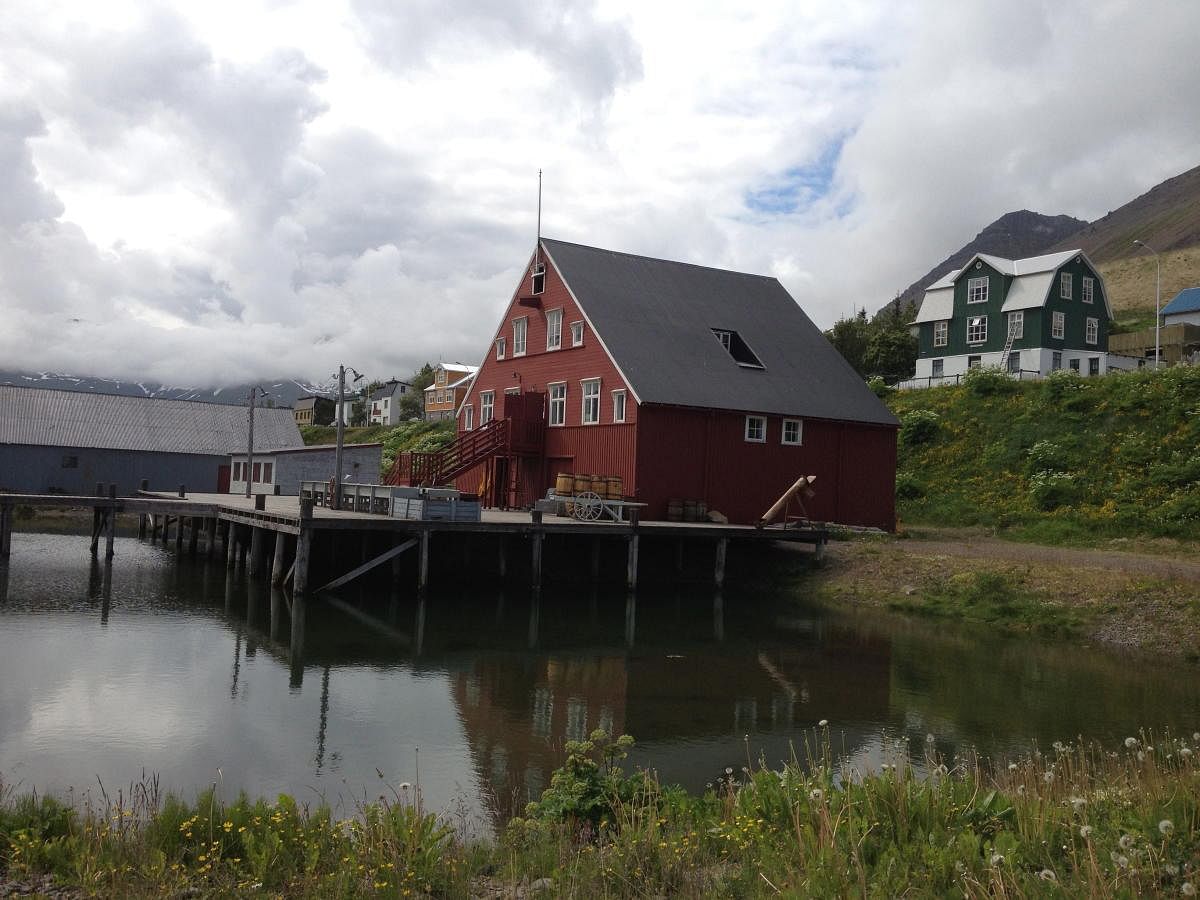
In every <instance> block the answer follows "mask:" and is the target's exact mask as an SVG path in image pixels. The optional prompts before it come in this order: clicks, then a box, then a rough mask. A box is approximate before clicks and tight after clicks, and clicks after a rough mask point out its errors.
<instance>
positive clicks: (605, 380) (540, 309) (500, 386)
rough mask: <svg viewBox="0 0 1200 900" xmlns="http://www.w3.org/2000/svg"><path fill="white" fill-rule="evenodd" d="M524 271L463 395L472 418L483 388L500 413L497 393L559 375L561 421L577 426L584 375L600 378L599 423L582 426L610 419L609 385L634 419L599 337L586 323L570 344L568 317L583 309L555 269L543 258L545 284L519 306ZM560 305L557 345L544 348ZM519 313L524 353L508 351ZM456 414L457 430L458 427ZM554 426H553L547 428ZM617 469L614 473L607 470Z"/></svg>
mask: <svg viewBox="0 0 1200 900" xmlns="http://www.w3.org/2000/svg"><path fill="white" fill-rule="evenodd" d="M530 290H531V289H530V284H529V271H528V269H526V271H525V274H524V275H523V277H522V279H521V284H520V286H519V288H518V289H517V292H516V296H514V297H513V299H512V302H511V303H510V304H509V306H508V309H506V310H505V312H504V319H503V321H502V323H501V325H500V328H499V330H498V331H497V332H496V335H495V337H494V338H493V339H492V343H491V345H490V346H489V348H488V355H487V359H485V360H484V362H483V365H482V366H481V367H480V369H479V374H478V375H477V376H476V377H475V383H474V384H473V385H472V387H471V392H470V394H469V395H468V396H467V402H468V403H470V404H471V405H472V407H473V412H474V424H475V425H476V427H478V425H479V424H480V422H479V408H480V407H479V395H480V393H481V392H483V391H495V394H496V407H495V414H496V415H497V416H498V415H500V410H501V408H502V407H501V402H502V396H501V395H502V394H503V393H504V391H505V390H507V389H509V388H520V389H521V390H522V391H546V390H547V385H549V384H551V383H554V382H558V381H565V382H566V383H567V402H566V426H567V427H570V426H572V425H579V426H582V423H583V388H582V387H581V386H580V381H581V380H583V379H587V378H599V379H600V424H599V425H589V426H586V427H588V428H599V427H601V426H603V425H608V424H611V423H612V417H613V406H612V391H614V390H624V391H625V421H626V422H627V423H630V424H632V423H633V422H636V421H637V404H636V403H634V400H633V392H632V391H630V390H629V386H628V385H626V384H625V382H624V380H623V379H622V378H621V376H620V375H619V374H618V372H617V368H616V366H614V365H613V363H612V361H611V360H610V359H609V358H608V354H607V353H606V352H605V351H604V348H603V347H601V346H600V341H599V340H598V339H597V338H596V335H594V334H593V333H592V330H591V328H589V327H588V326H587V325H586V324H585V325H584V330H583V346H581V347H572V346H571V323H572V322H578V321H582V320H583V314H582V313H581V312H580V310H579V308H578V307H577V306H576V305H575V302H574V301H573V300H572V299H571V295H570V293H569V292H568V291H567V288H566V286H565V285H564V284H563V281H562V279H561V278H560V277H559V275H558V272H557V271H556V270H555V269H554V267H553V266H551V265H550V264H549V263H548V262H547V263H546V290H545V291H544V292H543V293H541V294H539V295H538V298H537V299H538V300H539V305H538V306H536V307H533V306H521V305H520V304H519V303H518V299H519V298H520V297H522V296H524V297H528V296H530ZM554 309H562V311H563V316H562V349H559V350H550V351H547V350H546V312H547V310H554ZM522 316H524V317H525V318H526V321H527V323H528V324H527V332H526V342H525V345H526V353H525V355H524V356H513V320H514V319H517V318H520V317H522ZM499 337H503V338H504V339H505V343H506V345H507V346H506V347H505V358H504V359H502V360H497V359H496V340H495V338H499ZM462 426H463V422H462V416H459V424H458V427H459V430H460V431H461V430H462ZM550 430H557V429H550ZM612 474H617V473H612Z"/></svg>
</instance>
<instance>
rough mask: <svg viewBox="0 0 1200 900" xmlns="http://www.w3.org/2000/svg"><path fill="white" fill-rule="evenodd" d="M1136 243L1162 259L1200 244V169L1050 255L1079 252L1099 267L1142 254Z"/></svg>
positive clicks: (1170, 180) (1091, 227) (1115, 213)
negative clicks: (1062, 252) (1143, 243)
mask: <svg viewBox="0 0 1200 900" xmlns="http://www.w3.org/2000/svg"><path fill="white" fill-rule="evenodd" d="M1135 240H1142V241H1145V242H1146V243H1147V244H1149V245H1150V246H1151V247H1153V248H1154V249H1155V250H1157V251H1158V252H1159V253H1163V252H1165V251H1167V250H1180V249H1183V248H1185V247H1193V246H1195V245H1197V244H1200V166H1197V167H1196V168H1194V169H1189V170H1188V171H1187V172H1184V173H1183V174H1182V175H1176V176H1175V177H1174V178H1168V179H1167V180H1166V181H1164V182H1163V183H1162V184H1159V185H1156V186H1155V187H1153V188H1151V189H1150V190H1148V191H1146V193H1144V194H1142V195H1141V196H1140V197H1138V198H1136V199H1134V200H1131V201H1129V202H1128V203H1126V204H1125V205H1124V206H1122V207H1120V208H1118V209H1115V210H1113V211H1112V212H1110V213H1109V214H1108V215H1106V216H1104V217H1103V218H1101V219H1097V220H1096V221H1095V222H1090V223H1088V224H1086V225H1084V226H1083V227H1082V228H1080V229H1079V230H1078V231H1076V232H1075V233H1074V234H1070V235H1067V236H1066V237H1064V238H1063V239H1062V240H1061V241H1059V242H1058V243H1056V244H1055V245H1054V246H1053V247H1051V248H1050V249H1051V250H1074V249H1075V248H1076V247H1079V248H1081V249H1082V250H1083V251H1084V252H1085V253H1086V254H1087V255H1088V256H1089V257H1091V259H1092V261H1093V262H1095V263H1096V264H1097V265H1099V264H1101V263H1106V262H1110V261H1112V260H1114V259H1124V258H1126V257H1129V256H1133V255H1134V254H1136V253H1139V252H1144V251H1140V250H1139V249H1138V248H1137V247H1135V246H1134V245H1133V242H1134V241H1135Z"/></svg>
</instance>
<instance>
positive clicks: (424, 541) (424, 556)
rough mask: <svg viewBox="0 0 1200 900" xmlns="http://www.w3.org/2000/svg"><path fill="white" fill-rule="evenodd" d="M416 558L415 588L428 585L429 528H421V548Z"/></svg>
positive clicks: (419, 589)
mask: <svg viewBox="0 0 1200 900" xmlns="http://www.w3.org/2000/svg"><path fill="white" fill-rule="evenodd" d="M419 553H420V555H419V557H418V559H417V590H418V591H424V590H425V588H427V587H429V529H428V528H423V529H421V549H420V551H419Z"/></svg>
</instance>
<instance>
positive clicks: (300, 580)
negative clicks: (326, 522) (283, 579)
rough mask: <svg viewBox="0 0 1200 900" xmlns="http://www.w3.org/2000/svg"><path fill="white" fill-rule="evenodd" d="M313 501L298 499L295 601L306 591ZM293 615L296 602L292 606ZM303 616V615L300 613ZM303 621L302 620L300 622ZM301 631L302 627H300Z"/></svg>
mask: <svg viewBox="0 0 1200 900" xmlns="http://www.w3.org/2000/svg"><path fill="white" fill-rule="evenodd" d="M312 517H313V500H312V498H311V497H301V498H300V534H298V535H297V536H296V561H295V562H294V563H293V564H292V590H293V591H294V592H295V594H296V597H297V600H299V598H300V597H301V596H303V595H304V594H305V593H306V592H307V591H308V557H309V553H310V552H311V550H312V533H313V529H312ZM292 607H293V615H294V612H295V607H296V602H295V601H294V602H293V604H292ZM301 615H303V613H301ZM301 621H303V620H301ZM301 629H303V625H301ZM292 637H293V640H294V639H295V619H293V620H292Z"/></svg>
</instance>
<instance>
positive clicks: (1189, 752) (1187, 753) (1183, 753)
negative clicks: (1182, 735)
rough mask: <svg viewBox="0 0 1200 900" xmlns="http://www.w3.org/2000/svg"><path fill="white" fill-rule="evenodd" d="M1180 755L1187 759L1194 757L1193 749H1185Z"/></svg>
mask: <svg viewBox="0 0 1200 900" xmlns="http://www.w3.org/2000/svg"><path fill="white" fill-rule="evenodd" d="M1179 755H1180V756H1182V757H1184V758H1185V759H1186V758H1187V757H1189V756H1191V755H1192V748H1191V747H1183V748H1182V749H1181V750H1180V751H1179Z"/></svg>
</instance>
